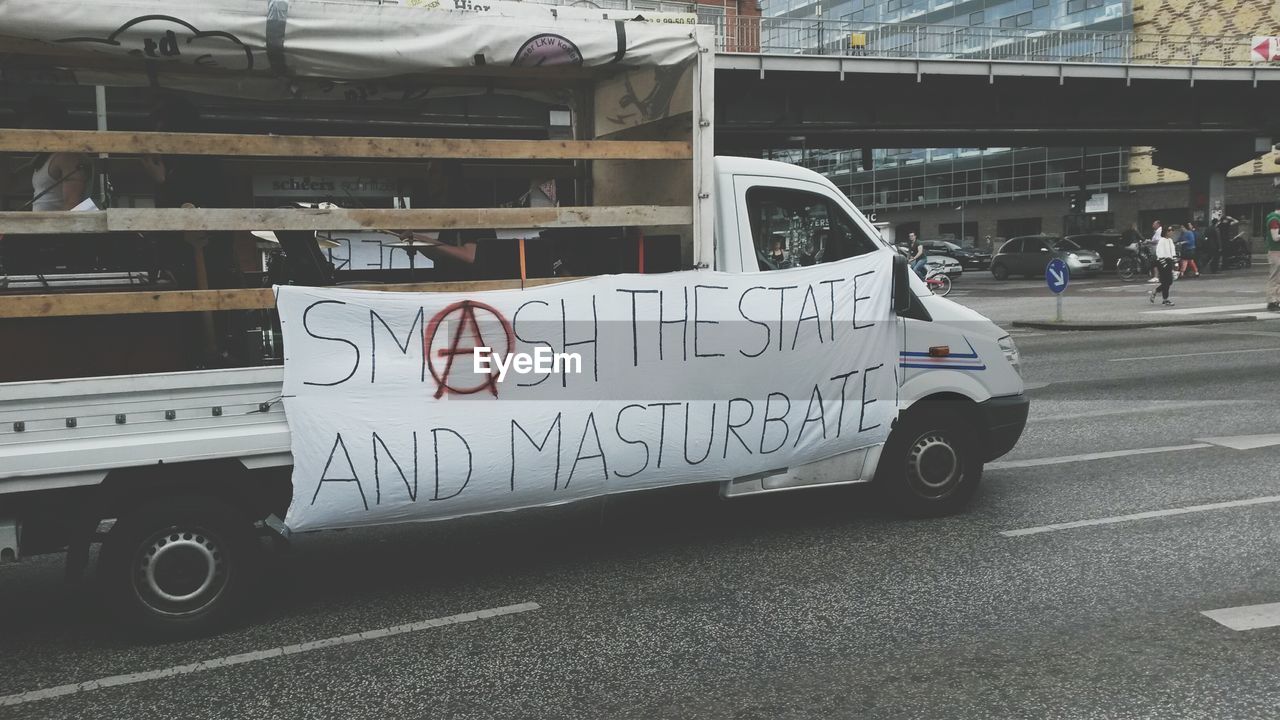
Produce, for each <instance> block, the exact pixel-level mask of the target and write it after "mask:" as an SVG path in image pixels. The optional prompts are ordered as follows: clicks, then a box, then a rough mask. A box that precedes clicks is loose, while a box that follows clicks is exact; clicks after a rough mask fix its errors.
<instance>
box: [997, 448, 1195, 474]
mask: <svg viewBox="0 0 1280 720" xmlns="http://www.w3.org/2000/svg"><path fill="white" fill-rule="evenodd" d="M1207 447H1213V446H1212V445H1210V444H1209V443H1207V442H1198V443H1191V444H1190V445H1169V446H1166V447H1152V448H1136V449H1134V450H1109V451H1107V452H1096V453H1082V454H1080V455H1062V456H1059V457H1047V458H1033V459H1031V460H1004V461H997V462H991V463H987V466H986V467H987V469H988V470H1013V469H1016V468H1029V467H1040V466H1042V465H1062V464H1064V463H1074V462H1086V461H1089V460H1109V459H1111V458H1120V457H1129V456H1130V455H1152V454H1155V453H1167V452H1177V451H1179V450H1199V449H1202V448H1207Z"/></svg>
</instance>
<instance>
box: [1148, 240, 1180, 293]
mask: <svg viewBox="0 0 1280 720" xmlns="http://www.w3.org/2000/svg"><path fill="white" fill-rule="evenodd" d="M1172 235H1173V231H1171V230H1165V231H1164V234H1163V235H1161V236H1160V239H1159V240H1158V241H1157V242H1156V271H1157V272H1158V273H1159V277H1160V284H1159V285H1158V286H1157V287H1156V289H1155V290H1152V291H1151V292H1150V293H1148V294H1147V300H1148V301H1149V302H1153V303H1154V302H1155V301H1156V293H1159V294H1160V296H1161V297H1162V298H1164V301H1163V302H1162V303H1161V305H1172V304H1173V301H1172V300H1170V299H1169V288H1170V287H1172V286H1173V268H1174V267H1175V266H1176V265H1177V264H1178V250H1177V248H1176V247H1174V244H1173V237H1172Z"/></svg>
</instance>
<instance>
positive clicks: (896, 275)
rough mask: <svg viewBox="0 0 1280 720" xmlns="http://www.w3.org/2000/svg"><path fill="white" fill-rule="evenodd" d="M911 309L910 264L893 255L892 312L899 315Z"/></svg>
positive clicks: (899, 256)
mask: <svg viewBox="0 0 1280 720" xmlns="http://www.w3.org/2000/svg"><path fill="white" fill-rule="evenodd" d="M910 309H911V265H910V263H908V262H907V259H906V258H904V257H902V256H901V255H899V254H897V253H894V255H893V312H894V314H896V315H901V314H902V313H905V312H907V311H908V310H910Z"/></svg>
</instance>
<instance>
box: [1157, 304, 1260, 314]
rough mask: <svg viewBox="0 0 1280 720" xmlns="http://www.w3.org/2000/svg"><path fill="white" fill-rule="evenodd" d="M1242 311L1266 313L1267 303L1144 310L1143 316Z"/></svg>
mask: <svg viewBox="0 0 1280 720" xmlns="http://www.w3.org/2000/svg"><path fill="white" fill-rule="evenodd" d="M1240 310H1255V311H1257V312H1265V311H1266V303H1262V302H1256V303H1249V304H1248V305H1214V306H1210V307H1193V308H1177V309H1176V310H1144V311H1143V312H1142V314H1143V315H1152V314H1155V315H1208V314H1210V313H1228V312H1239V311H1240Z"/></svg>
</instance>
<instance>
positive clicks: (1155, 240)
mask: <svg viewBox="0 0 1280 720" xmlns="http://www.w3.org/2000/svg"><path fill="white" fill-rule="evenodd" d="M1164 235H1165V232H1164V225H1162V224H1161V223H1160V221H1159V220H1156V221H1155V222H1153V223H1151V239H1150V240H1148V241H1147V248H1148V249H1150V250H1154V249H1155V247H1156V246H1157V245H1159V244H1160V239H1161V238H1163V237H1164ZM1158 280H1159V278H1157V277H1156V266H1155V265H1152V266H1151V279H1150V280H1148V281H1147V282H1149V283H1153V282H1157V281H1158Z"/></svg>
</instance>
